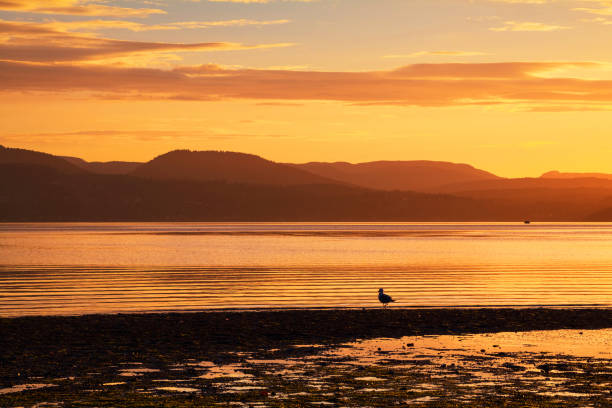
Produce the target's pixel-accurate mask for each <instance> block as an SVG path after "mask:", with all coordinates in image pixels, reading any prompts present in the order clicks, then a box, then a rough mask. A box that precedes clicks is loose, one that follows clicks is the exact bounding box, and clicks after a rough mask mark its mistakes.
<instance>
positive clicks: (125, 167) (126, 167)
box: [59, 156, 143, 174]
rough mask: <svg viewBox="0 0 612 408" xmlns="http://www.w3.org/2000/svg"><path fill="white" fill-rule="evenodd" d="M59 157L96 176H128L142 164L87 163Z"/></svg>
mask: <svg viewBox="0 0 612 408" xmlns="http://www.w3.org/2000/svg"><path fill="white" fill-rule="evenodd" d="M59 157H61V158H62V159H64V160H66V161H68V162H70V163H72V164H74V165H75V166H77V167H80V168H82V169H84V170H87V171H90V172H92V173H96V174H129V173H131V172H132V171H134V170H135V169H136V168H137V167H138V166H140V165H142V164H143V163H141V162H126V161H109V162H88V161H85V160H83V159H81V158H79V157H72V156H59Z"/></svg>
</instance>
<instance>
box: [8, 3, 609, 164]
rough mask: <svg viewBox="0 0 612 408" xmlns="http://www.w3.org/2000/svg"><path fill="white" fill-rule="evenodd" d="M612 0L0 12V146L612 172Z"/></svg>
mask: <svg viewBox="0 0 612 408" xmlns="http://www.w3.org/2000/svg"><path fill="white" fill-rule="evenodd" d="M611 35H612V1H609V0H571V1H570V0H567V1H566V0H412V1H405V0H312V1H305V0H301V1H297V0H296V1H290V0H276V1H275V0H257V1H253V0H231V1H230V0H225V1H221V0H214V1H213V0H200V1H197V0H166V1H140V0H130V1H128V0H126V1H79V0H55V1H53V2H50V1H45V0H11V1H4V2H3V1H0V86H1V92H0V144H3V145H7V146H11V147H23V148H30V149H36V150H42V151H46V152H50V153H54V154H63V155H74V156H79V157H82V158H84V159H86V160H139V161H144V160H149V159H151V158H152V157H154V156H155V155H157V154H161V153H164V152H166V151H168V150H172V149H175V148H191V149H198V150H205V149H215V150H217V149H221V150H235V151H243V152H249V153H255V154H259V155H261V156H263V157H266V158H268V159H272V160H275V161H290V162H305V161H315V160H316V161H337V160H344V161H352V162H359V161H369V160H379V159H393V160H413V159H430V160H447V161H454V162H466V163H470V164H473V165H474V166H476V167H480V168H483V169H486V170H488V171H492V172H494V173H496V174H499V175H502V176H536V175H539V174H540V173H543V172H545V171H548V170H553V169H558V170H562V171H602V172H610V173H612V161H611V160H609V157H610V156H611V154H612V137H610V135H609V130H608V129H610V128H612V126H611V125H612V112H610V110H611V109H612V64H611V61H612V55H610V54H611V51H610V46H609V39H610V38H612V36H611Z"/></svg>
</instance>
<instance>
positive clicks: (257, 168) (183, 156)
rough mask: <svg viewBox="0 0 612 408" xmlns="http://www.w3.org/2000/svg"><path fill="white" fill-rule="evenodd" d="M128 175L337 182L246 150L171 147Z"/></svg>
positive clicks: (282, 183) (272, 182) (256, 181)
mask: <svg viewBox="0 0 612 408" xmlns="http://www.w3.org/2000/svg"><path fill="white" fill-rule="evenodd" d="M131 174H132V175H134V176H138V177H145V178H149V179H153V180H190V181H226V182H231V183H253V184H266V185H275V186H277V185H280V186H289V185H303V184H338V182H337V181H335V180H331V179H328V178H325V177H321V176H318V175H315V174H312V173H310V172H308V171H304V170H301V169H297V168H293V167H291V166H287V165H285V164H280V163H275V162H273V161H269V160H266V159H263V158H261V157H259V156H255V155H252V154H246V153H235V152H222V151H200V152H198V151H190V150H175V151H172V152H169V153H166V154H163V155H161V156H158V157H156V158H155V159H153V160H151V161H150V162H147V163H144V164H143V165H141V166H138V167H137V168H136V169H135V170H134V171H132V172H131Z"/></svg>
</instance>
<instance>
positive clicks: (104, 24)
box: [39, 19, 291, 32]
mask: <svg viewBox="0 0 612 408" xmlns="http://www.w3.org/2000/svg"><path fill="white" fill-rule="evenodd" d="M290 22H291V20H286V19H283V20H251V19H234V20H218V21H178V22H172V23H167V24H143V23H138V22H135V21H125V20H82V21H52V22H45V23H42V24H39V26H40V27H47V28H49V29H52V30H57V31H87V32H92V31H97V30H107V29H124V30H130V31H156V30H182V29H202V28H211V27H245V26H267V25H278V24H288V23H290Z"/></svg>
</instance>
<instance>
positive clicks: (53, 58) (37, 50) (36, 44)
mask: <svg viewBox="0 0 612 408" xmlns="http://www.w3.org/2000/svg"><path fill="white" fill-rule="evenodd" d="M57 24H60V26H61V25H62V24H63V23H57ZM63 28H64V29H65V27H63ZM0 37H4V38H3V41H0V56H1V59H2V60H5V61H21V62H37V63H51V62H53V63H57V62H79V61H81V62H82V61H95V60H103V59H108V58H115V57H121V56H134V55H141V54H147V55H150V54H155V53H168V52H187V51H190V52H194V51H195V52H202V51H219V50H246V49H249V50H252V49H260V48H277V47H288V46H291V45H293V44H291V43H271V44H241V43H233V42H202V43H186V44H184V43H169V42H168V43H166V42H144V41H129V40H116V39H109V38H100V37H95V36H91V35H87V34H80V33H70V32H66V31H61V30H58V29H56V28H55V27H54V23H48V24H44V23H43V24H37V23H24V22H12V21H2V20H0Z"/></svg>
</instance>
